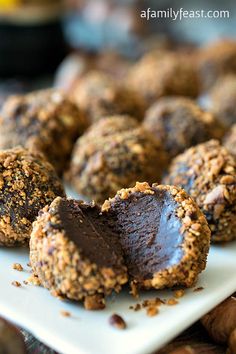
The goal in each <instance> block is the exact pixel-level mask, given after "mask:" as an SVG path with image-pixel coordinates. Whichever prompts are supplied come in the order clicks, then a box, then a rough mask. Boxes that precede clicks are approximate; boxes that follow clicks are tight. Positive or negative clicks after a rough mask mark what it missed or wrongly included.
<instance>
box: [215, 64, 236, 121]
mask: <svg viewBox="0 0 236 354" xmlns="http://www.w3.org/2000/svg"><path fill="white" fill-rule="evenodd" d="M235 60H236V59H235ZM235 102H236V75H227V76H223V77H222V78H220V79H219V80H218V81H217V82H216V84H215V85H214V86H213V88H212V90H211V91H210V102H209V104H210V109H211V111H212V112H213V113H214V114H216V115H217V116H218V118H219V119H220V120H221V122H222V124H224V125H225V126H226V127H230V126H231V125H232V124H234V123H236V105H235Z"/></svg>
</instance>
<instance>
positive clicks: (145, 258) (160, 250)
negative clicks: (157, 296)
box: [112, 190, 183, 279]
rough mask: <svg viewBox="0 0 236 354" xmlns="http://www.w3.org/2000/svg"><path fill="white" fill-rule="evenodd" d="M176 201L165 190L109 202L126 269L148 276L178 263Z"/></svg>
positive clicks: (178, 228) (180, 256)
mask: <svg viewBox="0 0 236 354" xmlns="http://www.w3.org/2000/svg"><path fill="white" fill-rule="evenodd" d="M177 207H178V204H177V203H176V202H175V200H174V199H173V197H172V196H171V195H170V193H169V192H168V191H159V190H156V191H155V194H153V195H151V194H140V193H135V194H133V195H131V196H130V197H129V198H128V199H127V200H121V201H116V202H115V204H113V207H112V210H113V216H115V218H116V222H117V224H118V225H119V230H120V233H119V235H120V237H119V238H120V242H121V245H122V248H123V251H124V257H125V261H126V265H127V267H128V270H129V273H130V275H131V276H133V277H134V278H136V279H150V278H152V275H153V273H155V272H158V271H160V270H162V269H165V268H168V267H170V266H172V265H175V264H178V262H179V261H180V260H181V258H182V256H183V250H182V247H181V244H182V242H183V236H182V235H181V233H180V228H181V221H180V219H179V218H178V217H177V216H176V212H175V211H176V208H177Z"/></svg>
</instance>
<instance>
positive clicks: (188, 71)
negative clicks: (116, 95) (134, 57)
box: [127, 52, 199, 105]
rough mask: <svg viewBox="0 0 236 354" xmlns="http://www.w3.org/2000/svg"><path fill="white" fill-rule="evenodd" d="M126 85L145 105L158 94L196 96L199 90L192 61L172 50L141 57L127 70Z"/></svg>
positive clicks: (156, 97)
mask: <svg viewBox="0 0 236 354" xmlns="http://www.w3.org/2000/svg"><path fill="white" fill-rule="evenodd" d="M127 85H129V86H130V87H132V88H133V89H134V90H136V91H137V92H139V94H140V95H141V96H142V97H143V98H144V99H145V101H146V103H147V104H148V105H150V104H152V103H154V102H155V101H156V100H157V99H158V98H160V97H162V96H170V95H182V96H188V97H196V96H197V95H198V91H199V82H198V75H197V70H196V69H195V67H194V65H193V63H192V61H190V60H189V59H188V57H187V56H186V55H183V54H179V53H173V52H164V53H161V54H160V55H159V56H156V55H153V56H152V55H150V54H148V55H146V56H144V57H143V58H142V59H141V60H140V61H139V62H137V63H136V64H135V65H134V66H133V67H132V68H131V69H130V73H129V75H128V77H127Z"/></svg>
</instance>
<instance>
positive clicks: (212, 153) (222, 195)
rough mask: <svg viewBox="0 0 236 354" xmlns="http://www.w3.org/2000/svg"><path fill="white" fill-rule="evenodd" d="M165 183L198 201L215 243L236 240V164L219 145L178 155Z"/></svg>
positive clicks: (200, 146) (208, 145)
mask: <svg viewBox="0 0 236 354" xmlns="http://www.w3.org/2000/svg"><path fill="white" fill-rule="evenodd" d="M164 183H167V184H174V185H176V186H181V187H182V188H184V189H185V190H186V192H187V193H189V195H190V196H191V197H192V198H193V199H195V200H196V202H197V204H198V206H199V207H200V208H201V210H202V211H203V213H204V214H205V216H206V218H207V221H208V223H209V226H210V228H211V231H212V240H213V241H215V242H220V241H230V240H233V239H235V238H236V218H235V215H236V161H235V159H234V158H233V156H232V155H231V154H230V153H229V152H228V150H227V149H226V148H224V147H223V146H221V145H220V143H219V142H218V141H216V140H210V141H208V142H206V143H203V144H200V145H197V146H195V147H192V148H190V149H188V150H186V151H185V152H184V153H183V154H181V155H178V156H177V157H176V158H175V159H174V160H173V161H172V163H171V165H170V169H169V173H168V174H167V176H166V177H165V178H164Z"/></svg>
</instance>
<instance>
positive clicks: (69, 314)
mask: <svg viewBox="0 0 236 354" xmlns="http://www.w3.org/2000/svg"><path fill="white" fill-rule="evenodd" d="M60 314H61V315H62V316H63V317H71V313H70V312H69V311H65V310H61V311H60Z"/></svg>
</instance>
